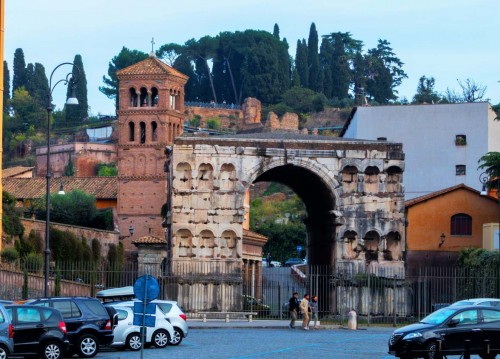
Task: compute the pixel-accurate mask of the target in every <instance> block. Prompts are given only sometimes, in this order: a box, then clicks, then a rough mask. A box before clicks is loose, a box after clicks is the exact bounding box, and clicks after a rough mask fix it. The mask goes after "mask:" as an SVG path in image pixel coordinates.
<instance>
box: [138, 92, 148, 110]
mask: <svg viewBox="0 0 500 359" xmlns="http://www.w3.org/2000/svg"><path fill="white" fill-rule="evenodd" d="M148 97H149V94H148V90H147V89H146V88H145V87H141V98H140V106H141V107H145V106H148V103H149V98H148Z"/></svg>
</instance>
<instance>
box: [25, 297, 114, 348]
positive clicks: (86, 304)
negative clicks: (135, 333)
mask: <svg viewBox="0 0 500 359" xmlns="http://www.w3.org/2000/svg"><path fill="white" fill-rule="evenodd" d="M26 304H31V305H41V306H46V307H51V308H55V309H57V310H59V311H60V312H61V314H62V315H63V318H64V321H65V323H66V327H67V328H68V339H69V342H70V353H71V354H73V353H76V354H78V356H79V357H81V358H92V357H94V356H95V355H96V354H97V352H98V351H99V346H101V345H111V344H112V343H113V329H114V326H115V324H116V321H117V318H116V317H114V314H116V311H115V310H113V311H112V312H109V311H108V310H107V309H106V308H105V307H104V305H103V304H102V303H101V302H100V301H99V300H97V299H95V298H90V297H54V298H38V299H33V300H29V301H27V302H26Z"/></svg>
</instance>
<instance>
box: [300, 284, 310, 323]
mask: <svg viewBox="0 0 500 359" xmlns="http://www.w3.org/2000/svg"><path fill="white" fill-rule="evenodd" d="M300 311H301V312H302V328H304V330H309V293H306V294H304V298H302V301H301V302H300Z"/></svg>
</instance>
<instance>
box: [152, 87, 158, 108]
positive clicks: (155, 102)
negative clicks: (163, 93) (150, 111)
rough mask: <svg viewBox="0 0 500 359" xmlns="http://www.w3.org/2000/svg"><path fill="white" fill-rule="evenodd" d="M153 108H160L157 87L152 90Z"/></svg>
mask: <svg viewBox="0 0 500 359" xmlns="http://www.w3.org/2000/svg"><path fill="white" fill-rule="evenodd" d="M151 106H153V107H155V106H158V89H157V88H156V87H153V88H152V89H151Z"/></svg>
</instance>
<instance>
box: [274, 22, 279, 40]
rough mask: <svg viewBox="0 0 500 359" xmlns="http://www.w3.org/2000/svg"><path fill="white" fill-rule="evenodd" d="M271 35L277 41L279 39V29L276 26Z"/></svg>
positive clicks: (276, 25) (275, 25)
mask: <svg viewBox="0 0 500 359" xmlns="http://www.w3.org/2000/svg"><path fill="white" fill-rule="evenodd" d="M273 35H274V37H275V38H277V39H278V40H279V39H280V28H279V26H278V24H274V29H273Z"/></svg>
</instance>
